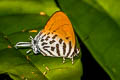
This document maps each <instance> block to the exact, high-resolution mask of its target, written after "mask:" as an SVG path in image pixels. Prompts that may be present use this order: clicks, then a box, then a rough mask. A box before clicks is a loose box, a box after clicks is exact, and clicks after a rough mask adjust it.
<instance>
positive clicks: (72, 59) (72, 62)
mask: <svg viewBox="0 0 120 80" xmlns="http://www.w3.org/2000/svg"><path fill="white" fill-rule="evenodd" d="M71 61H72V64H73V63H74V59H73V56H72V58H71Z"/></svg>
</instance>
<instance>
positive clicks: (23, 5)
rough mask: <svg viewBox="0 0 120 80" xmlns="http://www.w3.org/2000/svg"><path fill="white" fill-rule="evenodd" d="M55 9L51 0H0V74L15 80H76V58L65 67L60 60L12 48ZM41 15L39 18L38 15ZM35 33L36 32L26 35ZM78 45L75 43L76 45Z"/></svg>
mask: <svg viewBox="0 0 120 80" xmlns="http://www.w3.org/2000/svg"><path fill="white" fill-rule="evenodd" d="M58 10H59V8H57V7H56V4H55V3H54V1H53V0H39V1H38V0H31V1H27V0H21V1H18V0H11V1H8V0H2V1H0V12H1V13H0V17H1V19H0V46H2V47H0V74H2V73H7V74H9V76H10V77H11V78H13V79H15V80H80V75H82V64H81V61H80V56H78V57H75V58H74V64H73V65H72V63H71V60H70V59H66V62H65V64H63V63H62V58H55V57H54V58H53V57H44V56H43V55H41V54H39V55H34V53H33V52H32V53H31V54H28V55H27V54H26V51H27V50H28V49H29V48H27V49H15V48H14V45H15V44H16V43H17V42H21V41H30V40H29V37H30V36H33V37H35V35H36V34H37V33H38V32H39V31H40V30H41V29H43V28H44V26H45V24H46V22H47V20H48V18H49V17H50V15H51V14H52V13H54V12H55V11H58ZM41 11H42V12H44V13H45V15H40V12H41ZM31 30H37V31H38V32H37V33H35V32H29V31H31ZM78 46H79V44H78Z"/></svg>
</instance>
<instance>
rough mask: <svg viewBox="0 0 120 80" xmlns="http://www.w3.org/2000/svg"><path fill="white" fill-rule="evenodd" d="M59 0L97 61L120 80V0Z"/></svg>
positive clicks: (114, 77)
mask: <svg viewBox="0 0 120 80" xmlns="http://www.w3.org/2000/svg"><path fill="white" fill-rule="evenodd" d="M58 2H59V5H60V7H61V9H62V10H63V11H64V12H65V13H66V14H67V15H68V16H69V18H70V20H71V22H72V23H73V25H74V28H75V31H76V32H77V33H78V35H79V37H80V38H81V39H82V41H83V43H84V44H85V45H86V47H87V48H88V49H89V51H90V52H91V54H92V55H93V57H94V58H95V59H96V61H97V62H98V63H99V64H100V65H101V66H102V67H103V69H104V70H105V71H106V72H107V73H108V74H109V76H110V77H111V79H112V80H120V76H119V74H120V63H119V61H120V37H119V34H120V25H119V23H120V21H119V17H120V16H119V15H120V13H119V6H120V5H119V4H120V2H119V1H117V0H110V1H108V0H69V1H64V0H58ZM72 5H74V6H72ZM83 54H84V53H83ZM91 73H92V72H91Z"/></svg>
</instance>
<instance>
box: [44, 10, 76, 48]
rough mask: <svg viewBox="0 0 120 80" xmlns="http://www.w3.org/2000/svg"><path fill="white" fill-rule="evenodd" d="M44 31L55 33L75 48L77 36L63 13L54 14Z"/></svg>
mask: <svg viewBox="0 0 120 80" xmlns="http://www.w3.org/2000/svg"><path fill="white" fill-rule="evenodd" d="M44 31H45V32H51V33H55V34H57V35H58V36H59V37H60V38H62V39H63V40H64V41H65V42H69V41H71V42H72V46H75V35H74V31H73V28H72V24H71V22H70V20H69V19H68V17H67V16H66V15H65V14H64V13H63V12H61V11H59V12H56V13H54V14H53V16H52V17H51V18H50V20H49V21H48V22H47V24H46V26H45V28H44Z"/></svg>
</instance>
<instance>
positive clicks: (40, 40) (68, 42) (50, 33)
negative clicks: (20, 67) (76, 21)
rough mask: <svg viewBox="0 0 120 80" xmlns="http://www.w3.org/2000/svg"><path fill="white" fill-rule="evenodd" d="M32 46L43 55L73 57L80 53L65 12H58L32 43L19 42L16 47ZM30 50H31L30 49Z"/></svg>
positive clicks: (36, 52) (34, 50)
mask: <svg viewBox="0 0 120 80" xmlns="http://www.w3.org/2000/svg"><path fill="white" fill-rule="evenodd" d="M20 46H22V47H23V46H25V47H26V46H30V47H31V48H32V49H33V52H34V53H35V54H39V53H41V54H42V55H43V56H51V57H63V62H64V61H65V58H71V59H72V63H73V57H74V56H76V55H77V54H78V53H79V49H77V48H76V45H75V35H74V31H73V28H72V24H71V23H70V21H69V19H68V17H67V16H66V15H65V14H64V13H63V12H61V11H60V12H56V13H55V14H54V15H53V16H52V17H51V18H50V20H49V21H48V22H47V24H46V26H45V28H44V29H43V30H41V31H40V32H39V33H38V34H37V35H36V36H35V38H34V39H33V38H32V37H31V43H27V42H18V43H17V44H16V47H20ZM28 52H29V51H28Z"/></svg>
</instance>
